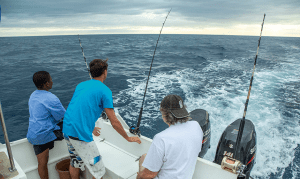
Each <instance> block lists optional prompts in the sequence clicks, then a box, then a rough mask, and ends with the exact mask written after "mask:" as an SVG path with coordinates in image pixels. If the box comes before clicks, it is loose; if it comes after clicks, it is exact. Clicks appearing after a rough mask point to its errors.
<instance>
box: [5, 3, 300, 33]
mask: <svg viewBox="0 0 300 179" xmlns="http://www.w3.org/2000/svg"><path fill="white" fill-rule="evenodd" d="M0 5H1V23H0V37H6V36H40V35H77V34H158V33H159V31H160V28H161V26H162V23H163V21H164V20H165V17H166V15H167V13H168V11H169V10H170V9H171V8H172V11H171V13H170V15H169V17H168V19H167V21H166V24H165V27H164V29H163V34H217V35H253V36H258V35H259V34H260V28H261V23H262V20H263V15H264V13H266V19H265V25H264V30H263V35H264V36H288V37H300V0H85V1H84V0H0Z"/></svg>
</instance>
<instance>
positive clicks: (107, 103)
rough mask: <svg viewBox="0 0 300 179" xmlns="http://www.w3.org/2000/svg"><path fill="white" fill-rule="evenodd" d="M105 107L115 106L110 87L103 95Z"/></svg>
mask: <svg viewBox="0 0 300 179" xmlns="http://www.w3.org/2000/svg"><path fill="white" fill-rule="evenodd" d="M102 104H103V108H114V104H113V98H112V92H111V90H110V89H107V90H106V91H105V93H104V94H103V96H102Z"/></svg>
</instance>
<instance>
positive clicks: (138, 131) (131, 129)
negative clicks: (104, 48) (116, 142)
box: [129, 8, 172, 136]
mask: <svg viewBox="0 0 300 179" xmlns="http://www.w3.org/2000/svg"><path fill="white" fill-rule="evenodd" d="M171 10H172V8H171V9H170V11H169V13H168V15H167V16H166V19H165V21H164V23H163V25H162V27H161V29H160V33H159V36H158V39H157V42H156V46H155V50H154V53H153V57H152V62H151V66H150V70H149V75H148V79H147V83H146V88H145V93H144V98H143V102H142V107H141V110H140V114H139V117H138V122H137V126H136V127H135V126H131V127H130V129H129V131H130V132H131V133H132V134H134V135H138V136H140V135H141V131H140V129H139V128H140V124H141V120H142V113H143V106H144V101H145V97H146V92H147V86H148V82H149V77H150V73H151V68H152V64H153V60H154V56H155V51H156V48H157V44H158V41H159V38H160V35H161V31H162V29H163V27H164V25H165V22H166V20H167V18H168V16H169V14H170V12H171Z"/></svg>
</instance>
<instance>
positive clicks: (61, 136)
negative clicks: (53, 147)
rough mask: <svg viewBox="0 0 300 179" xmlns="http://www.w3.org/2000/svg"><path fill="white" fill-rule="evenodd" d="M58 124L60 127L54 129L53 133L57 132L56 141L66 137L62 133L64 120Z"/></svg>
mask: <svg viewBox="0 0 300 179" xmlns="http://www.w3.org/2000/svg"><path fill="white" fill-rule="evenodd" d="M56 125H58V126H59V127H60V129H59V130H55V131H53V133H54V134H55V136H56V137H57V138H56V139H55V140H54V141H60V140H63V139H64V134H63V133H62V129H63V121H61V122H59V123H57V124H56Z"/></svg>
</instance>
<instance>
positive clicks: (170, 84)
mask: <svg viewBox="0 0 300 179" xmlns="http://www.w3.org/2000/svg"><path fill="white" fill-rule="evenodd" d="M157 38H158V35H82V36H80V39H81V42H82V46H83V49H84V53H85V56H86V58H87V62H88V63H89V62H90V61H91V60H93V59H96V58H101V59H106V58H108V59H109V60H108V65H109V66H108V77H107V79H106V81H104V83H105V84H106V85H107V86H108V87H109V88H110V89H111V90H112V93H113V99H114V107H115V111H116V112H118V113H119V114H120V115H121V116H122V117H123V118H124V119H125V121H126V122H127V123H128V125H129V126H131V125H136V122H137V117H138V113H139V110H140V108H141V105H142V100H143V96H144V90H145V86H146V81H147V77H148V73H149V68H150V64H151V60H152V56H153V52H154V49H155V45H156V41H157ZM258 39H259V37H258V36H256V37H254V36H218V35H165V34H162V35H161V38H160V41H159V44H158V48H157V50H156V54H155V58H154V62H153V67H152V71H151V75H150V79H149V84H148V89H147V94H146V98H145V104H144V111H143V117H142V123H141V132H142V135H144V136H147V137H149V138H153V136H154V135H155V134H157V133H158V132H160V131H162V130H164V129H166V128H167V127H168V126H167V125H166V124H165V123H163V121H162V119H161V115H160V112H159V104H160V102H161V100H162V99H163V97H164V96H166V95H168V94H177V95H180V96H181V97H182V98H183V99H184V101H185V104H186V106H187V109H188V111H193V110H194V109H205V110H206V111H208V112H209V114H210V120H211V131H212V135H211V148H210V149H209V151H208V153H207V154H206V156H205V157H204V158H205V159H207V160H210V161H212V160H213V159H214V155H215V153H216V147H217V144H218V141H219V138H220V136H221V134H222V133H223V131H224V129H225V128H226V127H227V126H228V125H229V124H230V123H232V122H233V121H235V120H236V119H238V118H241V117H242V116H243V111H244V103H245V102H246V98H247V93H248V88H249V83H250V78H251V75H252V69H253V64H254V58H255V55H256V50H257V45H258ZM0 57H1V58H0V64H1V65H0V82H1V85H0V99H1V103H2V108H3V113H4V118H5V121H6V127H7V131H8V136H9V140H10V141H15V140H19V139H22V138H25V137H26V134H27V128H28V118H29V112H28V99H29V96H30V94H31V93H32V92H33V91H34V90H35V89H36V88H35V86H34V84H33V82H32V75H33V74H34V73H35V72H37V71H41V70H46V71H48V72H49V73H50V75H51V77H52V79H53V88H52V89H51V90H50V92H52V93H53V94H55V95H56V96H57V97H58V98H59V99H60V100H61V102H62V104H63V105H64V107H65V108H67V107H68V104H69V102H70V100H71V98H72V95H73V92H74V90H75V87H76V85H77V84H79V83H80V82H82V81H85V80H89V75H88V72H87V69H86V65H85V63H84V59H83V55H82V52H81V48H80V45H79V40H78V36H77V35H70V36H42V37H1V38H0ZM299 59H300V39H299V38H285V37H264V36H262V39H261V44H260V49H259V55H258V59H257V65H256V71H255V75H254V81H253V86H252V91H251V96H250V101H249V106H248V111H247V115H246V118H247V119H249V120H251V121H253V123H254V125H255V128H256V132H257V154H256V164H255V166H254V168H253V170H252V172H251V176H252V177H253V178H256V179H263V178H270V179H290V178H293V179H296V178H300V168H299V167H300V145H299V144H300V137H299V136H300V120H299V117H300V92H299V89H300V70H299V69H300V60H299ZM0 133H1V136H0V142H1V143H4V139H3V134H2V132H0Z"/></svg>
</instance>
